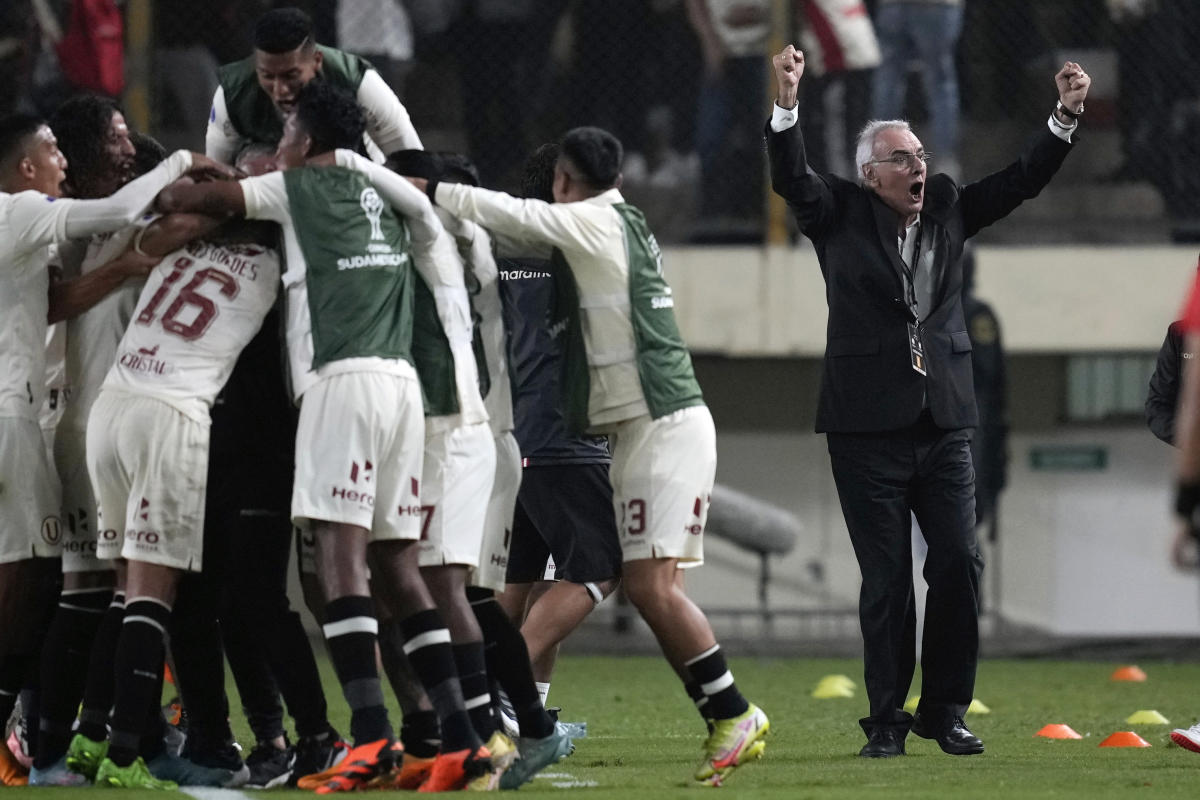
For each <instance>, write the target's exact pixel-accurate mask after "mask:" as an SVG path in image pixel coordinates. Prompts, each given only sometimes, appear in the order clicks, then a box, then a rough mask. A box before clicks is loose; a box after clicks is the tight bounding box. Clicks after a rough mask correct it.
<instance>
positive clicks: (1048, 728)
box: [1034, 722, 1083, 739]
mask: <svg viewBox="0 0 1200 800" xmlns="http://www.w3.org/2000/svg"><path fill="white" fill-rule="evenodd" d="M1034 736H1041V737H1042V738H1043V739H1082V738H1083V737H1082V736H1080V735H1079V734H1078V733H1076V732H1075V731H1074V730H1073V729H1072V728H1071V726H1070V725H1064V724H1063V723H1061V722H1059V723H1052V724H1050V725H1045V726H1043V727H1042V729H1041V730H1040V731H1038V732H1037V733H1035V734H1034Z"/></svg>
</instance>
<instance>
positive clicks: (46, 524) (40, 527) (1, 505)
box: [0, 417, 62, 564]
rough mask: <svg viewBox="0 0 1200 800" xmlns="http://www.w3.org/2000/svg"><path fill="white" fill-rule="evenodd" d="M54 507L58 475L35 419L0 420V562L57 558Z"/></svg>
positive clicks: (58, 535) (58, 527)
mask: <svg viewBox="0 0 1200 800" xmlns="http://www.w3.org/2000/svg"><path fill="white" fill-rule="evenodd" d="M58 503H59V485H58V476H57V475H56V474H55V473H54V469H53V468H52V467H51V466H50V459H49V458H48V457H47V456H46V445H45V441H44V440H43V439H42V428H41V426H40V425H38V422H37V420H35V419H27V418H25V417H0V564H7V563H9V562H12V561H24V560H25V559H27V558H34V557H35V556H36V557H38V558H56V557H57V556H58V554H59V549H60V546H61V541H62V525H61V523H60V522H59V518H58Z"/></svg>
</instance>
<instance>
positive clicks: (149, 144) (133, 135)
mask: <svg viewBox="0 0 1200 800" xmlns="http://www.w3.org/2000/svg"><path fill="white" fill-rule="evenodd" d="M129 141H130V142H132V143H133V149H134V150H135V151H136V152H135V153H134V156H133V174H134V175H137V176H142V175H145V174H146V173H147V172H149V171H150V170H152V169H154V168H155V167H157V166H158V165H159V164H160V163H162V162H163V161H164V160H165V159H166V157H167V148H165V147H163V146H162V143H161V142H159V141H158V139H155V138H154V137H153V136H151V135H150V134H148V133H138V132H137V131H130V132H129Z"/></svg>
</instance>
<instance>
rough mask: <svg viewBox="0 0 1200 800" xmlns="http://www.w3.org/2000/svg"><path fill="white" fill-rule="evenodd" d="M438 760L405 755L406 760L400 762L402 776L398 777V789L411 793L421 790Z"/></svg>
mask: <svg viewBox="0 0 1200 800" xmlns="http://www.w3.org/2000/svg"><path fill="white" fill-rule="evenodd" d="M436 760H437V759H436V758H417V757H416V756H413V755H409V754H408V753H405V754H404V758H403V759H402V760H401V761H400V774H399V775H397V776H396V788H397V789H407V790H409V791H412V790H413V789H418V788H420V786H421V784H422V783H424V782H425V779H426V778H428V777H429V771H430V770H432V769H433V762H434V761H436Z"/></svg>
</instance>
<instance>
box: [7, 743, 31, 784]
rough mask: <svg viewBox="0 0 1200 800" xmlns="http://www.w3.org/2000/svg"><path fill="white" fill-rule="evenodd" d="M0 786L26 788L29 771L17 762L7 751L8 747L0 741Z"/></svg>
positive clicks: (10, 752)
mask: <svg viewBox="0 0 1200 800" xmlns="http://www.w3.org/2000/svg"><path fill="white" fill-rule="evenodd" d="M0 785H3V786H28V785H29V770H27V769H25V767H24V766H22V765H21V762H20V761H17V757H16V756H14V755H13V754H12V751H11V750H9V749H8V745H7V744H5V743H4V742H2V741H0Z"/></svg>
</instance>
